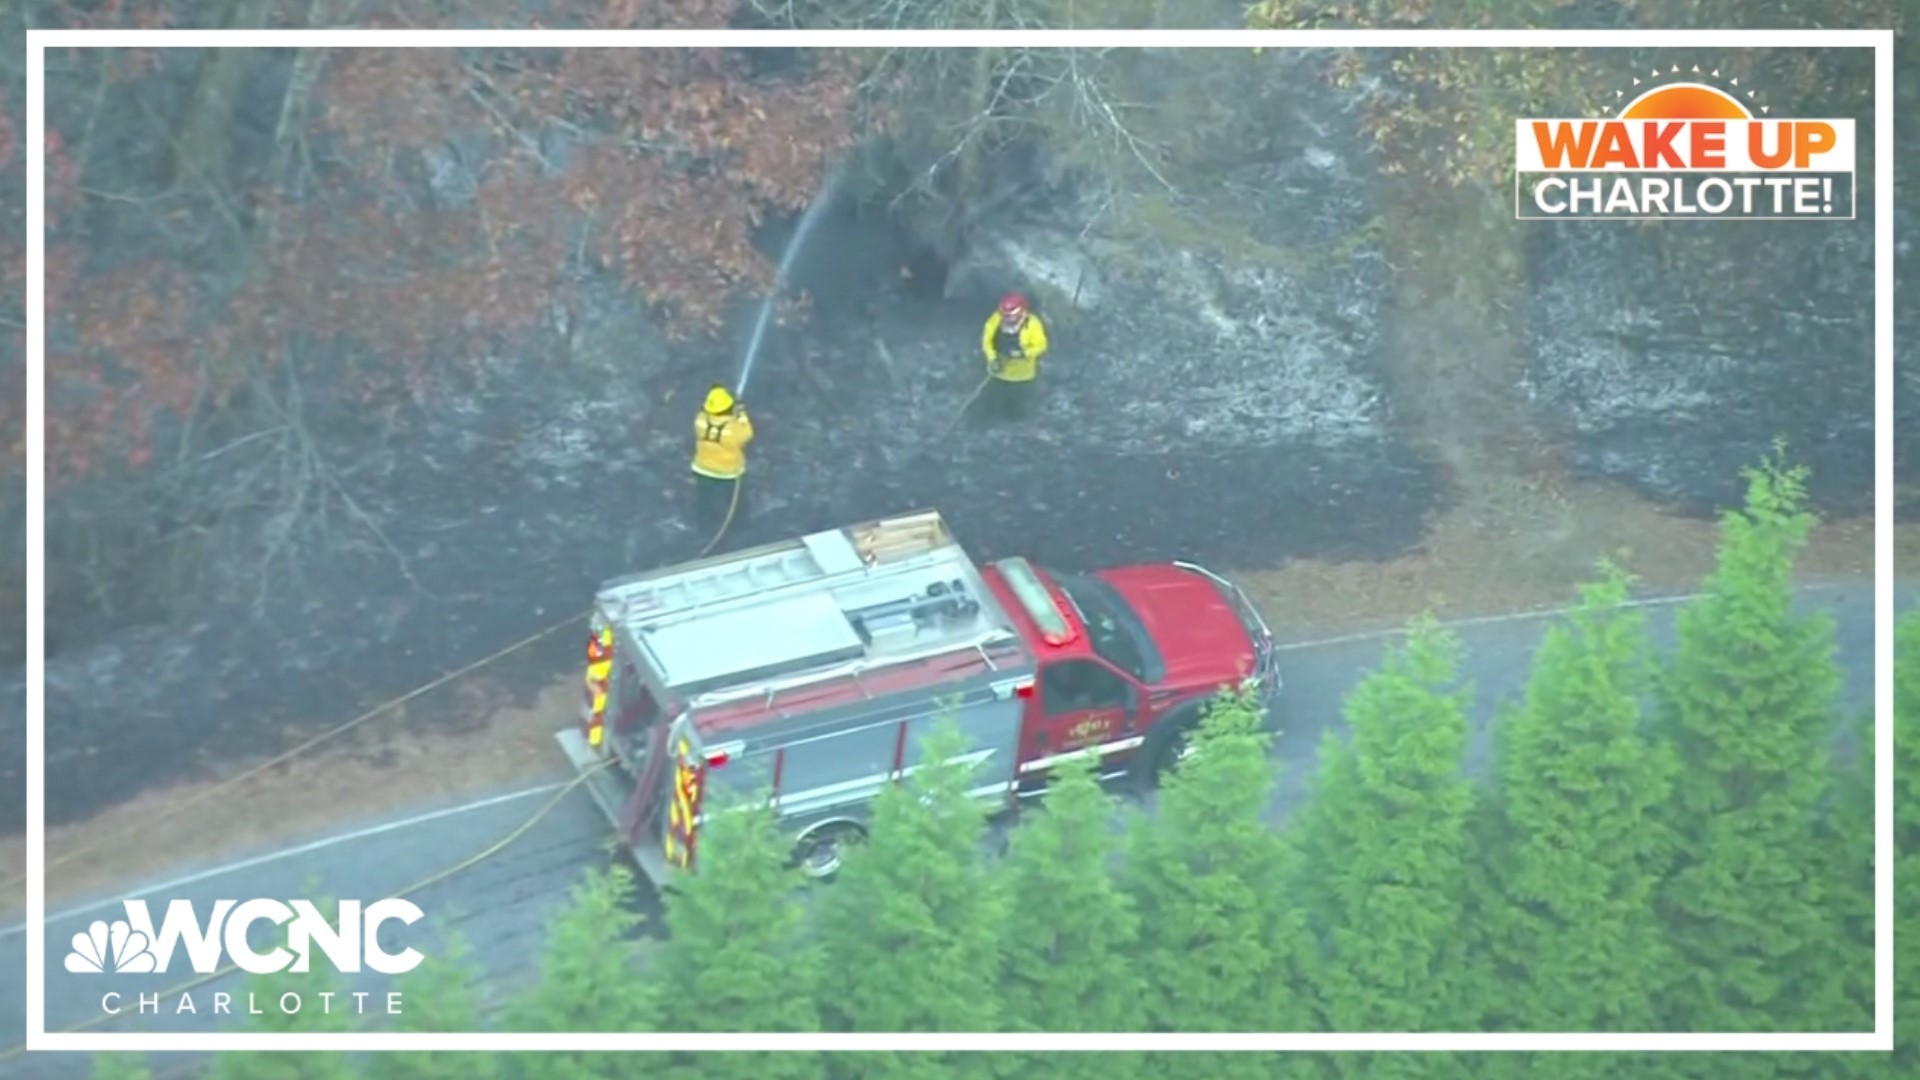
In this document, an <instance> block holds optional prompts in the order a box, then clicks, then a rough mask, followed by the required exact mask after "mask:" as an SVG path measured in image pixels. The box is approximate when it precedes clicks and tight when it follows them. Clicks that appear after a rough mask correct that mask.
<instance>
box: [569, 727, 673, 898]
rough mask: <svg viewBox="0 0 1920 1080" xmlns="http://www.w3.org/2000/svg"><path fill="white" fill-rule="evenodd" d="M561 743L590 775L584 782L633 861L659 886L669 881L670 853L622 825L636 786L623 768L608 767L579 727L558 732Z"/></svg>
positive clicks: (577, 769)
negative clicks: (630, 781) (627, 779)
mask: <svg viewBox="0 0 1920 1080" xmlns="http://www.w3.org/2000/svg"><path fill="white" fill-rule="evenodd" d="M554 738H555V739H556V740H557V741H558V742H559V743H560V750H561V752H563V753H565V754H566V755H567V761H568V762H569V763H571V764H572V765H573V768H574V771H575V772H576V773H580V774H583V775H585V776H586V780H585V782H584V783H583V784H582V785H581V786H583V787H585V788H586V789H587V793H588V794H590V795H592V796H593V801H594V802H596V803H598V804H599V805H600V811H601V812H602V813H604V814H605V815H606V816H607V820H608V821H610V822H612V823H613V827H614V829H615V831H616V832H617V833H618V834H619V837H620V842H621V844H622V846H624V847H625V848H626V849H627V850H628V851H630V852H632V853H633V861H634V862H636V863H638V864H639V865H640V872H641V873H642V874H645V875H646V877H647V880H648V881H649V882H651V883H652V884H653V885H654V886H655V887H656V888H658V887H659V886H660V885H662V884H663V883H665V882H666V880H667V877H668V874H669V869H668V867H667V859H666V854H665V853H664V852H662V851H661V850H660V847H659V845H657V844H654V843H651V842H650V841H651V839H652V837H651V835H650V834H645V833H643V834H641V835H639V836H634V835H632V834H630V833H629V832H627V830H626V829H625V828H623V827H622V824H623V823H622V818H623V817H624V816H625V813H626V809H627V803H628V802H629V801H631V799H632V798H633V787H632V786H631V785H629V784H628V783H627V782H626V779H625V774H623V773H622V772H621V771H620V770H619V769H613V768H605V767H604V766H605V764H606V759H605V758H603V757H601V756H600V754H599V753H598V752H596V751H595V750H594V749H593V747H591V746H588V745H587V737H586V736H585V735H583V734H581V732H580V729H579V728H576V727H572V726H569V727H565V728H562V729H561V730H560V731H558V732H556V733H555V734H554Z"/></svg>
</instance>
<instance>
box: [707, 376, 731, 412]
mask: <svg viewBox="0 0 1920 1080" xmlns="http://www.w3.org/2000/svg"><path fill="white" fill-rule="evenodd" d="M732 411H733V395H732V394H730V393H728V392H727V388H726V387H724V386H721V385H720V384H719V383H715V384H713V389H711V390H709V391H707V412H708V413H710V414H712V415H714V416H719V415H721V414H723V413H729V412H732Z"/></svg>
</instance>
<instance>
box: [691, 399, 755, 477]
mask: <svg viewBox="0 0 1920 1080" xmlns="http://www.w3.org/2000/svg"><path fill="white" fill-rule="evenodd" d="M693 440H694V441H693V471H694V472H696V473H699V474H700V475H701V476H710V477H712V478H713V479H715V480H736V479H738V478H739V477H740V476H741V475H743V474H744V473H745V472H746V471H747V444H748V443H750V442H752V441H753V421H751V420H749V419H747V411H746V410H745V409H735V410H734V411H732V412H730V413H726V414H724V415H721V416H715V415H713V414H712V413H709V412H706V411H704V410H703V411H702V412H701V413H700V415H699V416H697V417H695V418H694V420H693Z"/></svg>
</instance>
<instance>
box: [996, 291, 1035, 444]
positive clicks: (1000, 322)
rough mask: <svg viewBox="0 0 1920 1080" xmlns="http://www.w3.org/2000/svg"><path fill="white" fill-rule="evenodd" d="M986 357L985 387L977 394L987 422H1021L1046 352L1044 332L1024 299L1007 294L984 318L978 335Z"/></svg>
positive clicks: (1028, 408) (1027, 408) (1029, 402)
mask: <svg viewBox="0 0 1920 1080" xmlns="http://www.w3.org/2000/svg"><path fill="white" fill-rule="evenodd" d="M980 348H981V349H982V351H984V352H985V353H986V354H987V385H986V387H985V388H984V389H983V391H982V392H981V399H982V401H981V403H982V406H983V408H984V412H985V413H986V415H987V416H988V417H989V418H990V419H997V420H1023V419H1025V418H1026V417H1027V416H1028V415H1029V414H1030V413H1031V411H1032V409H1033V394H1034V385H1033V383H1034V379H1035V377H1036V376H1038V375H1039V374H1040V357H1042V356H1043V355H1045V354H1046V351H1047V329H1046V327H1044V326H1042V325H1040V316H1038V315H1035V314H1034V313H1033V311H1032V309H1030V308H1029V307H1028V306H1027V298H1026V297H1024V296H1022V295H1020V294H1019V293H1008V294H1007V295H1006V296H1005V297H1004V298H1002V299H1001V301H1000V307H999V308H998V309H996V310H995V311H994V313H993V314H992V315H990V316H988V317H987V325H986V328H985V329H984V330H982V331H981V334H980Z"/></svg>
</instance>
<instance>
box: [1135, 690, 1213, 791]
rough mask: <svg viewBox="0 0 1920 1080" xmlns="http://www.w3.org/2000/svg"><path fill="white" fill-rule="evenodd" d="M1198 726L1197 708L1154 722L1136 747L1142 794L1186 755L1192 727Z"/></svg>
mask: <svg viewBox="0 0 1920 1080" xmlns="http://www.w3.org/2000/svg"><path fill="white" fill-rule="evenodd" d="M1199 726H1200V711H1199V710H1198V709H1193V708H1189V709H1183V710H1181V711H1180V712H1178V713H1175V714H1174V715H1172V716H1169V717H1167V718H1166V719H1165V720H1164V721H1162V722H1160V723H1159V724H1157V725H1155V727H1154V729H1153V731H1152V732H1150V733H1149V734H1148V735H1147V742H1146V745H1145V746H1142V747H1141V748H1140V750H1141V754H1140V765H1141V769H1140V778H1139V787H1140V790H1141V792H1142V793H1145V792H1148V791H1152V790H1153V789H1155V788H1157V787H1159V786H1160V783H1161V781H1162V780H1164V779H1165V778H1166V776H1167V774H1168V773H1169V772H1171V771H1172V770H1173V769H1174V768H1175V767H1176V766H1178V765H1179V764H1180V762H1181V760H1182V759H1184V758H1185V757H1186V756H1187V753H1188V751H1189V750H1190V749H1191V747H1192V745H1193V732H1194V729H1196V728H1197V727H1199Z"/></svg>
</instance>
